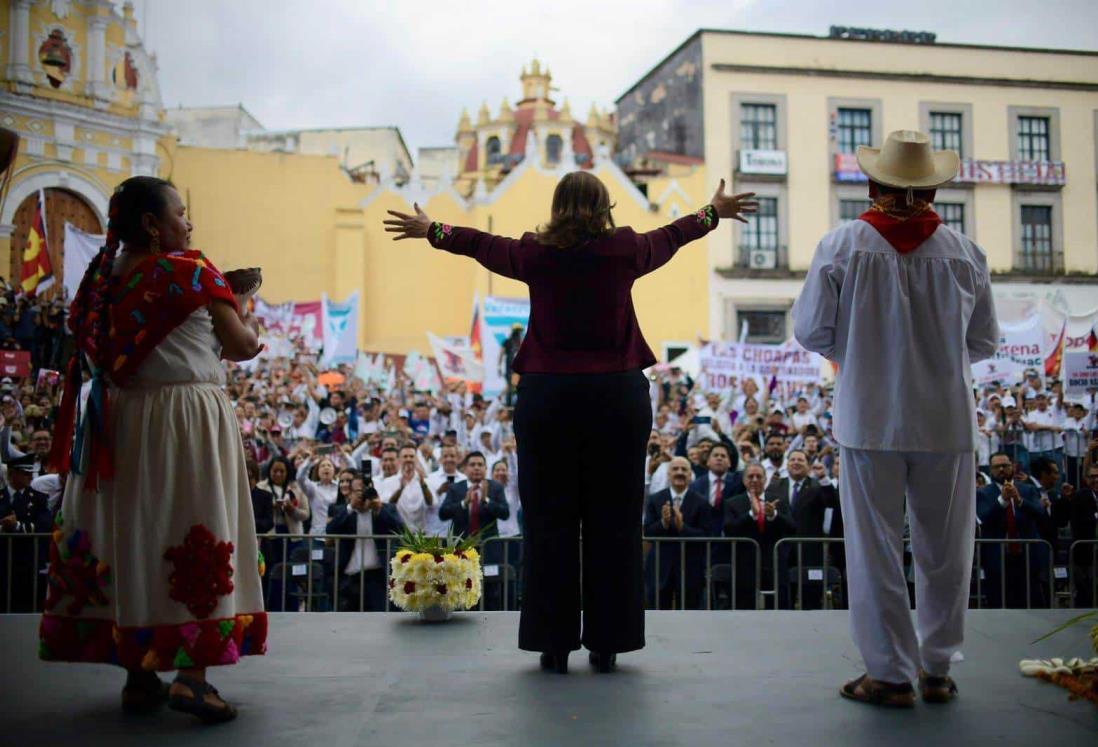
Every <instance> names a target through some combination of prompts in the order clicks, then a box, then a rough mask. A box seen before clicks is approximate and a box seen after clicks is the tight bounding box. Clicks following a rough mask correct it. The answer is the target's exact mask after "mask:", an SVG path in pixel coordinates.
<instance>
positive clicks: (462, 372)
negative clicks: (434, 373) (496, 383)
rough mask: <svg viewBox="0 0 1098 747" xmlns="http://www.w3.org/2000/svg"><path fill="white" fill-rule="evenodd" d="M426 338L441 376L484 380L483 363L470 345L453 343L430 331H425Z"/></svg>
mask: <svg viewBox="0 0 1098 747" xmlns="http://www.w3.org/2000/svg"><path fill="white" fill-rule="evenodd" d="M427 340H428V341H429V342H430V343H431V351H432V352H433V353H434V355H435V362H436V363H438V368H439V371H441V372H442V378H444V379H446V380H447V381H465V382H468V383H476V384H480V383H481V382H482V381H483V380H484V365H483V364H482V363H481V362H480V361H479V360H477V357H476V355H474V353H473V350H472V348H471V347H465V346H461V345H454V344H452V343H450V342H447V341H446V340H444V339H442V338H441V337H438V336H437V335H433V334H431V333H430V332H428V333H427Z"/></svg>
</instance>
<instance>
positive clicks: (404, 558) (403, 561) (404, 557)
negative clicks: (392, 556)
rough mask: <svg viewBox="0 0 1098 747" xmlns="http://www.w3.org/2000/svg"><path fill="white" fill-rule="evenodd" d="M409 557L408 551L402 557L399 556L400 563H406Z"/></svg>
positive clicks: (410, 555)
mask: <svg viewBox="0 0 1098 747" xmlns="http://www.w3.org/2000/svg"><path fill="white" fill-rule="evenodd" d="M411 559H412V553H408V554H407V555H404V556H403V557H401V559H400V564H401V565H404V564H405V563H407V562H408V561H409V560H411Z"/></svg>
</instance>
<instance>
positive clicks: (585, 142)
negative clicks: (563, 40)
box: [455, 60, 615, 196]
mask: <svg viewBox="0 0 1098 747" xmlns="http://www.w3.org/2000/svg"><path fill="white" fill-rule="evenodd" d="M519 81H521V83H522V98H521V99H519V101H518V103H516V104H515V107H514V108H513V109H512V108H511V105H510V104H509V103H508V102H507V98H506V97H504V99H503V102H502V103H501V104H500V107H499V112H498V113H497V114H496V115H495V116H492V114H491V112H489V110H488V104H487V102H485V103H482V104H481V106H480V110H479V111H478V112H477V121H476V124H475V125H474V124H473V123H472V122H471V121H470V119H469V112H468V111H464V112H462V114H461V119H460V120H459V121H458V128H457V134H456V136H455V139H456V141H457V147H458V159H459V164H460V168H459V173H458V180H457V184H456V185H455V186H456V188H457V189H458V191H459V192H460V193H462V194H464V195H466V196H469V195H470V194H472V193H473V191H474V190H475V189H476V187H477V184H478V183H480V184H481V185H482V186H483V188H484V190H483V192H482V194H483V193H485V192H488V191H491V190H492V188H494V187H495V186H496V185H497V184H499V182H500V181H501V180H502V179H503V178H504V177H506V176H507V174H509V173H510V172H511V171H512V170H513V169H514V168H515V167H516V166H517V165H518V164H519V163H521V162H523V161H524V160H529V159H536V160H537V161H538V163H540V164H542V165H544V166H547V167H551V168H552V167H556V166H557V165H559V164H562V163H564V164H570V165H573V164H574V166H575V167H579V168H581V169H590V168H591V167H592V166H593V165H594V160H595V150H596V149H598V148H609V149H610V150H611V151H612V150H613V148H614V143H615V136H614V130H615V127H614V117H613V115H612V114H608V113H606V112H600V111H599V110H598V109H597V108H596V107H595V105H594V104H592V105H591V111H590V112H589V113H588V114H587V120H586V122H583V123H581V122H579V121H577V120H576V119H575V118H574V117H573V116H572V109H571V107H570V106H569V105H568V101H567V99H565V101H564V104H563V105H562V106H561V108H560V109H557V108H556V102H555V101H554V100H553V99H551V98H550V94H551V93H552V91H554V90H555V89H554V88H553V87H552V81H553V75H552V73H551V72H550V71H549V68H548V67H546V68H545V69H544V70H542V68H541V63H540V62H539V61H538V60H534V61H533V63H532V64H531V65H530V68H529V70H527V68H526V67H525V66H523V68H522V74H521V75H519Z"/></svg>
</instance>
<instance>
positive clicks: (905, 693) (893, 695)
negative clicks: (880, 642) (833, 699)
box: [839, 674, 915, 708]
mask: <svg viewBox="0 0 1098 747" xmlns="http://www.w3.org/2000/svg"><path fill="white" fill-rule="evenodd" d="M839 695H842V696H843V697H844V698H847V699H848V700H856V701H858V702H859V703H868V704H869V705H875V706H881V707H883V708H913V707H914V706H915V688H913V687H912V686H911V683H910V682H904V683H902V684H893V683H891V682H878V681H877V680H874V679H871V678H870V676H869V675H868V674H863V675H862V676H861V677H859V678H858V679H856V680H852V681H850V682H847V683H846V684H845V685H843V686H842V688H841V689H840V690H839Z"/></svg>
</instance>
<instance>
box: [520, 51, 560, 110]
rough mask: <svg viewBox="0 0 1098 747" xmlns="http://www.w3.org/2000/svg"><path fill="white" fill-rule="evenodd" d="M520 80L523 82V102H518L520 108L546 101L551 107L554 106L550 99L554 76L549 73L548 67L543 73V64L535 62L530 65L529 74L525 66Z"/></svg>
mask: <svg viewBox="0 0 1098 747" xmlns="http://www.w3.org/2000/svg"><path fill="white" fill-rule="evenodd" d="M519 80H520V81H522V101H520V102H518V105H519V106H522V105H523V104H527V103H534V102H537V101H544V102H546V103H548V104H549V106H550V107H551V106H553V101H552V100H551V99H550V98H549V91H550V90H552V89H551V88H550V83H551V82H552V80H553V75H552V73H550V72H549V68H548V67H546V68H545V71H544V72H543V71H542V69H541V63H540V62H538V61H537V60H534V61H533V63H531V65H530V71H529V72H527V71H526V66H525V65H523V67H522V75H520V76H519Z"/></svg>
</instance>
